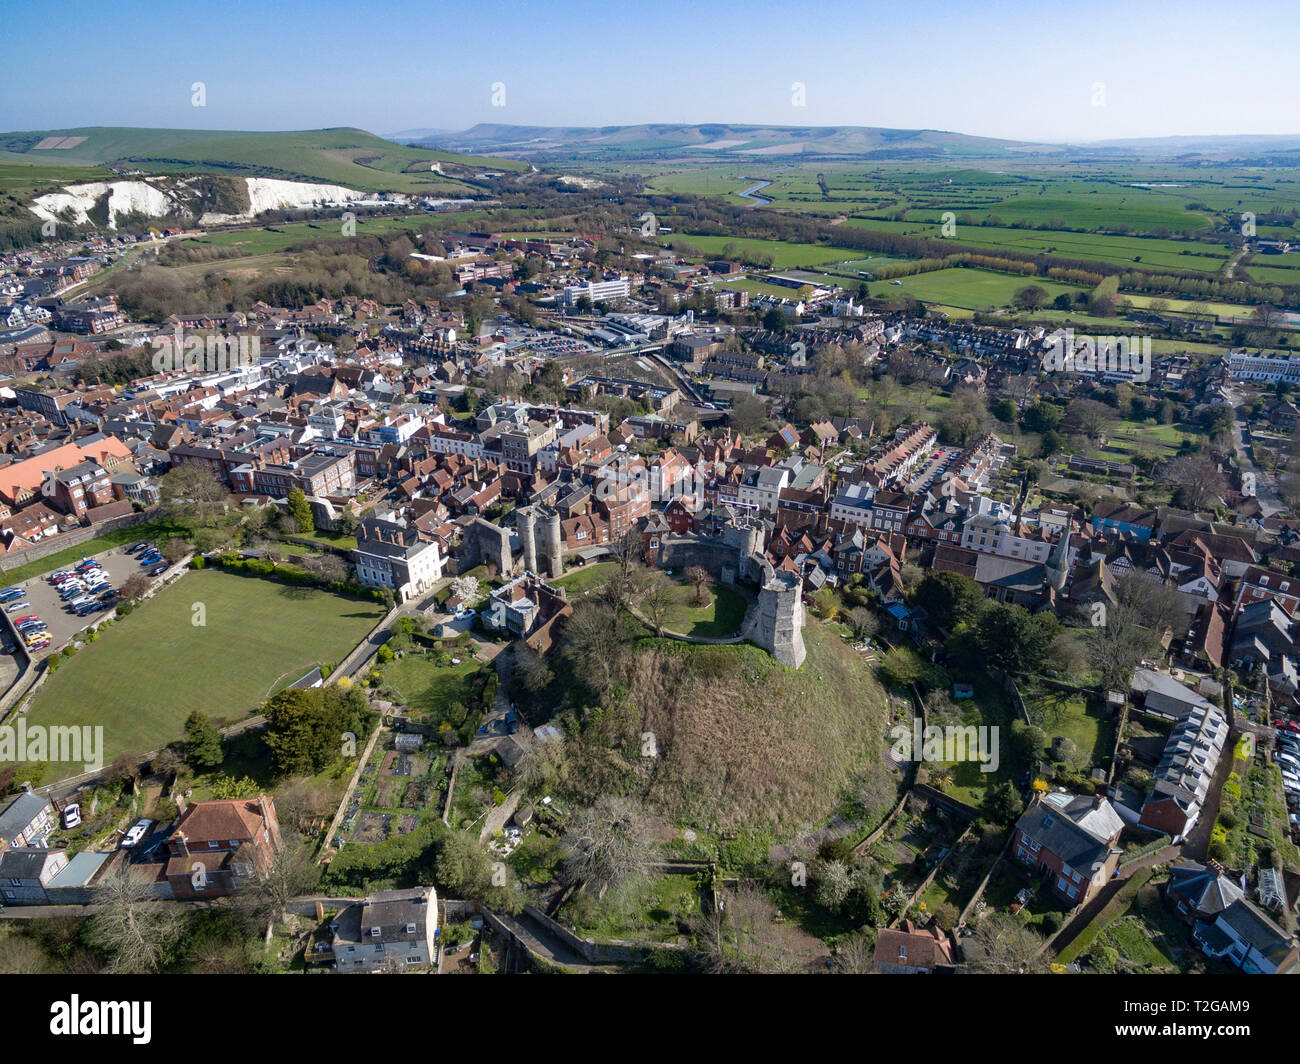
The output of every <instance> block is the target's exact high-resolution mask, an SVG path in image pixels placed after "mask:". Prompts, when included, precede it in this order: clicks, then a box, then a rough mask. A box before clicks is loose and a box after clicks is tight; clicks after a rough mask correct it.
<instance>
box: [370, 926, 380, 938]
mask: <svg viewBox="0 0 1300 1064" xmlns="http://www.w3.org/2000/svg"><path fill="white" fill-rule="evenodd" d="M379 930H380V929H379V928H377V927H372V928H371V929H370V937H371V938H378V937H379Z"/></svg>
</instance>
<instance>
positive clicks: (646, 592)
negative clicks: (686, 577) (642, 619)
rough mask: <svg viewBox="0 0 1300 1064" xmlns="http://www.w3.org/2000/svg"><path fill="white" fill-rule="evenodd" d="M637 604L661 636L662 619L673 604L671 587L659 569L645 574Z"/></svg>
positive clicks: (656, 633) (662, 629)
mask: <svg viewBox="0 0 1300 1064" xmlns="http://www.w3.org/2000/svg"><path fill="white" fill-rule="evenodd" d="M637 604H638V605H639V606H640V607H641V608H642V609H643V610H644V611H645V614H646V616H647V617H648V618H649V619H650V623H651V624H652V625H653V626H654V630H655V635H657V636H662V635H663V634H664V619H665V618H666V617H667V616H668V611H669V610H670V609H671V608H672V605H673V588H672V585H671V584H670V583H669V582H668V578H667V577H666V576H664V575H663V573H661V572H659V570H657V569H655V570H651V571H650V572H648V573H647V574H646V577H645V581H644V583H643V584H642V586H641V587H640V588H639V589H638V595H637Z"/></svg>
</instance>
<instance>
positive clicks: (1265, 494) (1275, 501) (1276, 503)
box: [1224, 385, 1286, 517]
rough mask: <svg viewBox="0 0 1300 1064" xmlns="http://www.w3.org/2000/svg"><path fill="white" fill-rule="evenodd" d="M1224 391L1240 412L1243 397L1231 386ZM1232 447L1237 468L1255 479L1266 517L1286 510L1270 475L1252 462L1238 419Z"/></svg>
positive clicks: (1233, 432)
mask: <svg viewBox="0 0 1300 1064" xmlns="http://www.w3.org/2000/svg"><path fill="white" fill-rule="evenodd" d="M1224 391H1225V392H1226V393H1227V396H1228V402H1229V403H1231V404H1232V408H1233V410H1234V411H1236V410H1239V409H1240V408H1241V404H1242V398H1241V396H1240V395H1239V394H1238V393H1237V392H1236V391H1234V390H1233V388H1232V386H1231V385H1229V386H1228V387H1227V388H1225V389H1224ZM1232 446H1233V449H1234V450H1235V452H1236V457H1237V466H1238V468H1239V469H1240V470H1241V472H1242V475H1243V476H1244V475H1246V474H1247V473H1250V474H1253V475H1254V477H1255V497H1256V498H1257V499H1259V505H1260V508H1261V509H1262V510H1263V512H1264V516H1265V517H1272V516H1273V515H1274V514H1275V513H1279V512H1281V511H1282V510H1285V509H1286V504H1285V503H1284V502H1283V501H1282V497H1281V496H1280V495H1279V494H1278V493H1277V489H1276V488H1275V487H1274V486H1273V481H1272V479H1271V476H1270V474H1268V473H1265V472H1264V471H1263V470H1262V469H1260V468H1258V467H1257V466H1256V465H1255V463H1254V462H1253V461H1252V460H1251V457H1250V451H1249V450H1248V449H1247V447H1246V439H1245V433H1244V432H1243V431H1242V423H1241V420H1240V418H1237V417H1234V418H1233V421H1232ZM1247 494H1249V493H1247Z"/></svg>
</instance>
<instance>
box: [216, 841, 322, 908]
mask: <svg viewBox="0 0 1300 1064" xmlns="http://www.w3.org/2000/svg"><path fill="white" fill-rule="evenodd" d="M243 878H244V883H245V885H244V887H243V889H242V890H241V891H240V893H239V894H237V895H236V898H237V899H238V904H239V906H240V908H241V909H242V910H243V911H244V912H245V913H246V914H248V916H249V917H250V918H252V919H254V920H256V922H257V923H259V924H260V923H263V922H268V921H270V922H283V921H284V920H285V919H286V918H287V916H288V912H289V905H290V903H291V902H292V901H293V900H294V898H297V897H299V896H300V895H302V894H304V893H305V892H307V891H309V890H310V889H311V888H312V887H313V886H315V884H316V881H317V880H318V879H319V878H320V869H319V867H318V866H317V865H316V863H315V862H314V861H313V860H312V857H311V851H310V850H309V849H308V848H307V847H306V846H304V845H303V844H302V843H301V842H300V841H299V840H298V839H296V838H294V837H293V836H288V837H286V838H285V839H284V840H283V841H282V842H281V844H280V846H279V848H278V849H277V850H276V851H275V853H274V854H273V855H272V857H271V860H270V861H269V862H267V863H266V864H265V865H259V864H258V863H257V862H256V861H254V862H253V865H252V867H251V869H250V871H249V872H248V874H247V875H245V876H244V877H243Z"/></svg>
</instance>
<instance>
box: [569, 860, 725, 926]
mask: <svg viewBox="0 0 1300 1064" xmlns="http://www.w3.org/2000/svg"><path fill="white" fill-rule="evenodd" d="M702 887H703V876H702V875H658V876H652V877H650V878H648V879H645V880H642V881H641V882H639V883H635V884H632V885H630V886H628V887H625V888H623V889H622V890H615V891H610V892H609V893H608V894H606V895H605V897H604V898H602V899H601V900H600V901H596V900H595V899H594V898H592V897H591V896H590V895H588V894H586V893H579V894H575V895H574V896H573V897H572V899H571V900H570V901H568V902H566V903H565V904H564V906H563V907H562V908H561V909H560V912H559V919H560V922H561V923H564V924H569V923H572V924H573V925H575V926H576V927H577V928H578V933H579V934H580V935H582V936H583V937H590V938H595V939H598V940H599V939H611V938H613V939H631V940H633V941H640V942H646V941H656V942H663V941H671V940H674V939H676V938H677V937H678V934H679V933H680V932H679V924H682V923H687V922H689V921H691V920H694V919H697V918H698V917H699V915H700V892H701V889H702Z"/></svg>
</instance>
